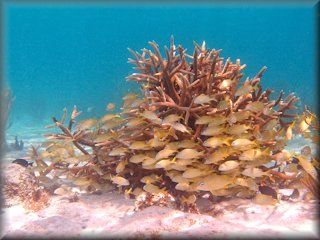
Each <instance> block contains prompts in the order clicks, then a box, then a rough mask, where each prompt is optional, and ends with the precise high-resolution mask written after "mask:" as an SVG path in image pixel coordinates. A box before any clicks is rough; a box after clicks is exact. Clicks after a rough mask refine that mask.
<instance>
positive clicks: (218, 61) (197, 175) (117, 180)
mask: <svg viewBox="0 0 320 240" xmlns="http://www.w3.org/2000/svg"><path fill="white" fill-rule="evenodd" d="M149 44H150V46H151V49H152V50H148V49H142V52H141V53H138V52H136V51H133V50H131V49H129V51H130V52H131V53H132V55H133V58H132V59H131V58H129V62H130V63H132V64H134V65H135V68H134V69H136V73H134V74H132V75H130V76H128V77H127V79H128V80H130V81H135V82H137V83H138V84H139V85H140V86H141V94H140V95H137V94H133V93H129V94H128V95H126V96H125V97H123V106H122V112H120V113H119V114H107V115H105V116H103V117H102V118H101V119H88V120H84V121H80V122H76V117H77V116H78V115H79V114H80V113H81V112H79V111H78V110H77V109H76V107H75V108H74V109H73V111H72V113H71V116H70V120H69V121H68V122H66V120H67V117H68V116H67V115H68V114H67V110H66V109H65V110H64V114H63V116H62V118H61V119H60V120H58V119H56V118H53V121H54V125H53V126H51V127H57V128H60V130H61V132H60V133H54V134H48V135H47V136H46V137H47V138H48V140H47V141H46V142H45V143H44V144H43V147H44V150H42V151H40V150H38V149H36V148H33V151H32V154H31V155H32V158H33V159H34V164H33V171H34V172H35V174H36V176H37V177H38V178H39V180H40V181H41V182H47V181H52V178H53V179H57V178H60V177H64V178H67V179H69V180H70V181H72V182H73V183H74V184H76V185H77V186H79V187H80V188H81V189H83V190H86V191H89V192H93V191H101V190H104V189H110V186H111V184H113V185H114V186H116V187H118V189H119V191H120V192H123V193H124V194H125V195H126V196H127V197H132V198H133V197H135V198H136V199H137V204H138V206H139V207H140V208H142V207H143V206H148V205H153V204H160V205H161V204H162V205H166V204H171V203H172V204H174V205H175V206H176V207H178V208H180V209H183V210H185V211H192V212H197V207H196V200H197V199H199V198H202V197H207V198H209V199H210V200H211V201H213V202H214V201H221V200H223V199H225V198H228V197H239V198H252V199H253V200H254V201H255V202H256V203H259V204H276V203H277V202H278V201H279V200H284V199H290V198H294V197H295V196H296V195H297V193H299V190H300V189H301V186H303V188H304V189H305V190H307V191H308V193H309V194H308V197H309V199H314V198H316V197H317V184H318V181H317V169H318V167H319V165H318V162H317V160H316V158H315V156H313V155H312V154H311V148H310V147H309V146H306V147H304V148H303V149H302V151H301V154H297V153H294V152H289V151H287V150H285V149H284V148H285V146H286V142H287V141H290V140H291V139H292V137H293V135H295V134H301V135H303V136H304V137H305V138H310V139H312V141H313V142H315V143H317V142H318V132H319V131H318V120H317V118H316V116H315V115H314V114H313V113H312V112H310V111H309V110H308V109H307V108H306V109H305V111H304V112H303V113H302V114H301V115H298V114H296V112H295V110H296V107H295V103H296V102H297V101H298V98H297V97H295V96H294V95H293V94H289V95H288V96H287V97H285V98H283V92H281V93H280V95H279V97H278V98H276V99H274V100H272V99H270V94H271V92H272V91H271V90H270V89H266V90H263V89H262V87H261V85H260V81H261V78H262V75H263V73H264V71H265V70H266V67H263V68H262V69H261V70H260V71H259V72H258V73H257V74H256V76H254V77H253V78H251V79H250V78H247V79H246V80H245V81H243V80H241V79H242V77H243V73H242V70H243V69H244V68H245V67H246V65H242V64H240V60H239V59H237V60H236V61H235V63H233V62H231V60H230V58H228V59H226V60H224V59H223V58H221V57H220V50H215V49H207V48H206V45H205V43H203V44H202V46H199V45H197V44H196V43H195V47H194V51H193V54H192V55H189V54H188V53H187V51H186V50H185V49H184V48H183V47H182V46H180V45H179V46H175V44H174V41H173V38H172V39H171V43H170V48H167V47H165V48H164V52H165V56H163V55H161V53H160V50H159V47H158V45H157V44H156V43H155V42H149ZM49 173H50V174H49ZM49 176H50V177H49ZM282 189H287V190H288V189H289V190H291V192H290V191H286V192H287V194H286V195H285V194H282V192H283V191H281V190H282ZM288 192H290V194H288Z"/></svg>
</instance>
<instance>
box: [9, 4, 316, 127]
mask: <svg viewBox="0 0 320 240" xmlns="http://www.w3.org/2000/svg"><path fill="white" fill-rule="evenodd" d="M4 12H5V16H4V18H5V24H4V27H5V28H4V30H5V39H4V43H5V66H4V74H5V76H4V77H5V79H6V80H7V81H8V84H9V85H10V87H11V89H12V91H13V93H14V95H15V96H16V100H15V102H14V107H13V115H12V116H13V118H14V124H17V123H19V122H29V123H30V124H38V123H39V124H42V122H43V121H48V120H50V117H51V116H60V113H61V112H62V109H63V108H64V107H67V108H68V109H71V108H72V107H73V105H77V106H78V108H79V109H81V110H83V111H84V115H83V117H90V116H101V115H103V114H105V112H106V111H105V106H106V104H107V103H109V102H114V103H116V105H117V106H118V107H120V102H121V97H122V96H123V95H124V94H126V92H128V91H132V90H137V87H136V85H135V84H134V83H129V82H126V81H125V77H126V76H127V75H129V74H130V73H132V72H133V70H132V66H131V65H129V64H128V63H127V58H128V57H130V54H129V52H128V51H127V47H130V48H132V49H135V50H140V49H141V48H144V47H148V45H147V43H148V41H150V40H155V41H156V42H157V43H158V44H159V45H160V46H164V45H168V44H169V39H170V36H171V35H174V37H175V41H176V44H182V45H183V46H184V47H186V48H187V49H189V50H190V53H191V52H192V48H193V40H195V41H197V42H199V43H201V42H202V41H203V40H205V41H206V43H207V46H208V47H210V48H216V49H223V51H222V54H221V55H222V56H224V57H225V58H227V57H231V60H235V59H237V58H240V59H241V62H242V63H246V64H247V69H246V70H245V74H246V76H249V77H253V76H254V75H255V74H256V73H257V72H258V71H259V70H260V68H261V67H262V66H264V65H266V66H267V67H268V70H267V72H266V73H265V75H264V77H263V79H262V84H263V86H264V87H270V88H273V89H274V90H275V92H276V93H277V92H279V91H280V90H281V89H283V90H284V91H285V93H289V92H292V91H293V92H295V93H296V95H297V96H299V97H300V98H301V103H300V106H303V105H305V104H306V105H309V106H311V108H312V109H313V110H315V109H316V101H317V97H316V95H317V88H316V71H315V68H316V64H315V60H316V59H315V52H316V45H315V34H316V25H315V8H314V7H313V6H312V5H311V4H310V5H307V4H305V5H267V6H266V5H263V4H260V5H252V4H251V5H247V6H241V5H233V4H228V5H221V4H220V5H217V4H216V5H214V4H199V5H192V4H190V3H189V4H188V5H186V4H185V5H173V4H167V5H166V4H163V5H161V4H154V5H146V3H144V2H141V3H139V4H135V5H128V4H125V3H123V4H119V5H115V4H112V3H109V4H100V5H86V4H84V5H77V6H74V5H70V4H67V3H64V4H60V5H58V4H56V5H48V4H41V5H40V4H38V5H37V4H33V5H31V4H24V5H22V4H19V3H6V4H5V8H4ZM88 108H91V110H90V109H89V112H88V111H87V110H88Z"/></svg>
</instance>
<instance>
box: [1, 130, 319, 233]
mask: <svg viewBox="0 0 320 240" xmlns="http://www.w3.org/2000/svg"><path fill="white" fill-rule="evenodd" d="M42 133H43V132H42V130H39V131H38V132H37V131H36V130H33V131H32V134H30V136H29V137H28V136H21V138H22V139H23V140H24V142H25V150H24V151H10V152H8V153H7V154H6V155H5V156H4V159H3V161H4V162H5V164H8V163H9V162H10V161H12V160H14V159H16V158H24V157H26V156H27V149H28V147H29V146H30V145H31V144H34V145H37V144H38V143H40V142H41V141H42V137H41V134H42ZM9 137H10V138H9V142H10V141H11V142H12V139H14V138H13V136H9ZM306 144H309V143H308V142H303V140H302V139H299V138H296V139H295V140H294V141H292V144H291V145H289V146H288V147H287V149H290V150H297V151H299V150H300V149H301V148H302V147H303V146H304V145H306ZM204 201H205V200H204ZM49 202H50V205H49V206H48V207H47V208H44V209H42V210H40V211H38V212H30V211H29V212H28V211H27V210H26V209H24V208H23V207H22V205H19V204H18V205H14V206H11V207H8V208H3V209H2V212H1V217H2V231H1V237H4V236H5V237H15V238H18V237H19V238H21V237H23V238H25V237H31V238H32V237H43V238H48V237H78V238H88V237H93V238H94V237H102V238H105V237H111V238H112V237H124V238H129V237H130V238H144V237H146V238H166V237H183V238H191V237H192V238H197V239H198V238H215V237H217V238H221V237H226V238H234V237H236V238H241V237H243V238H248V237H253V238H267V237H268V238H269V237H275V238H282V237H283V238H288V237H295V238H308V239H310V238H311V239H319V237H320V236H319V231H318V229H317V228H318V223H319V221H318V211H319V208H318V204H317V203H316V202H315V201H314V202H310V201H309V202H305V201H296V202H293V201H290V202H289V201H281V202H280V203H278V204H277V205H276V206H260V205H256V204H254V203H253V202H252V201H251V200H247V199H230V200H227V201H224V202H221V203H216V204H213V203H210V202H204V204H205V205H207V206H206V207H207V208H208V205H211V206H209V208H210V209H211V211H209V212H208V213H207V214H193V213H185V212H182V211H179V210H175V209H171V208H168V207H158V206H151V207H147V208H145V209H143V210H141V211H134V208H135V204H134V200H132V199H126V198H125V197H124V196H123V195H121V194H119V193H118V192H117V191H115V190H112V191H109V192H103V193H102V194H101V195H97V194H87V193H81V194H79V195H78V201H76V202H70V201H69V200H68V197H67V196H58V195H52V196H50V200H49Z"/></svg>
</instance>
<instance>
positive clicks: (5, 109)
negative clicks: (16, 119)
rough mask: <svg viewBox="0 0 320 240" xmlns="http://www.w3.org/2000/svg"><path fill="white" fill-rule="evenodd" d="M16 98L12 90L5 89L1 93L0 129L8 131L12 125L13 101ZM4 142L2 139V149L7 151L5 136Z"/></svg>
mask: <svg viewBox="0 0 320 240" xmlns="http://www.w3.org/2000/svg"><path fill="white" fill-rule="evenodd" d="M14 100H15V97H14V96H13V95H12V91H11V90H10V89H8V88H7V89H3V90H2V91H1V102H0V128H1V129H8V128H10V127H11V125H12V123H13V122H12V121H9V116H10V111H11V108H12V104H13V101H14ZM3 138H4V139H3V140H4V141H2V139H1V146H0V147H1V148H3V149H5V148H6V147H7V143H6V139H5V136H3Z"/></svg>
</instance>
